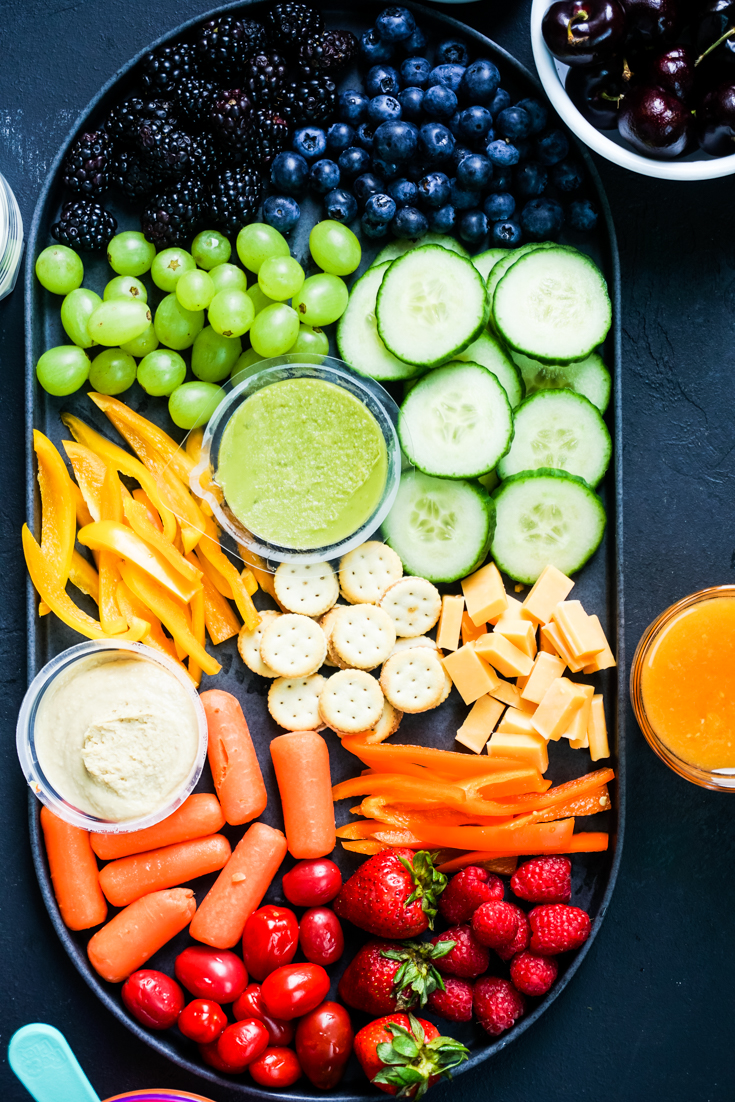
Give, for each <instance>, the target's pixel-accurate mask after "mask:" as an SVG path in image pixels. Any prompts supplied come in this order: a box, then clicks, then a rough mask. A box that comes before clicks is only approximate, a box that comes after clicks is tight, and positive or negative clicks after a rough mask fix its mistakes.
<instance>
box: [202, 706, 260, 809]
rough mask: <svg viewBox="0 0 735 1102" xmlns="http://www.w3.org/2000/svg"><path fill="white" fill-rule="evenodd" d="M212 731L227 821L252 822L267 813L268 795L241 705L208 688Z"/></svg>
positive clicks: (211, 762) (216, 774) (211, 754)
mask: <svg viewBox="0 0 735 1102" xmlns="http://www.w3.org/2000/svg"><path fill="white" fill-rule="evenodd" d="M199 699H200V700H201V702H202V704H203V706H204V711H205V712H206V715H207V726H208V728H209V765H210V767H211V770H212V777H213V778H214V787H215V788H216V789H217V795H218V796H219V802H220V803H221V804H222V810H223V812H224V814H225V819H226V821H227V822H228V823H230V825H231V826H238V825H239V824H240V823H249V822H250V821H251V820H252V819H257V818H258V816H259V815H261V814H262V813H263V811H265V807H266V804H267V803H268V794H267V792H266V790H265V785H264V783H263V774H262V773H261V771H260V766H259V765H258V757H257V755H256V753H255V747H254V746H253V740H252V739H251V737H250V731H249V730H248V725H247V722H246V721H245V716H244V715H243V714H242V708H241V707H240V702H239V701H238V700H237V699H236V698H235V697H234V696H232V694H231V693H225V692H222V690H221V689H208V690H207V692H206V693H202V695H201V696H200V698H199Z"/></svg>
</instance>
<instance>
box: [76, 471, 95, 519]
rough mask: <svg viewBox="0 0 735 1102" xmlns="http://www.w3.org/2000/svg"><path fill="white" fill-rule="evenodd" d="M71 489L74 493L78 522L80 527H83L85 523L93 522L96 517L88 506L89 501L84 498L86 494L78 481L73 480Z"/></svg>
mask: <svg viewBox="0 0 735 1102" xmlns="http://www.w3.org/2000/svg"><path fill="white" fill-rule="evenodd" d="M71 489H72V493H73V495H74V510H75V512H76V514H77V524H78V525H79V527H80V528H83V527H84V525H85V524H91V523H92V521H93V520H94V517H93V516H92V514H91V513H90V511H89V509H88V508H87V503H86V501H85V500H84V494H83V493H82V491H81V490H80V489H79V487H78V486H77V484H76V482H72V484H71Z"/></svg>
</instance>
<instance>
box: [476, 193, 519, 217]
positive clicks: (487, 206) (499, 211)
mask: <svg viewBox="0 0 735 1102" xmlns="http://www.w3.org/2000/svg"><path fill="white" fill-rule="evenodd" d="M482 209H483V210H484V211H485V214H486V215H487V216H488V218H489V219H490V221H491V222H505V221H506V220H507V219H508V218H512V217H513V214H514V212H515V209H516V201H515V199H514V198H513V196H512V195H511V194H510V193H509V192H507V191H500V192H498V193H497V194H496V195H488V197H487V199H486V200H485V202H484V203H483V204H482Z"/></svg>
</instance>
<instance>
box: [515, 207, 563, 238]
mask: <svg viewBox="0 0 735 1102" xmlns="http://www.w3.org/2000/svg"><path fill="white" fill-rule="evenodd" d="M563 225H564V211H563V210H562V206H561V203H557V201H556V199H531V200H530V201H529V202H528V203H526V205H525V207H524V208H523V210H522V211H521V226H522V227H523V229H524V232H525V233H526V234H527V236H528V237H530V238H531V240H532V241H545V240H546V239H547V238H550V239H555V238H556V237H558V235H559V231H560V230H561V228H562V226H563Z"/></svg>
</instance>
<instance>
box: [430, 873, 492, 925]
mask: <svg viewBox="0 0 735 1102" xmlns="http://www.w3.org/2000/svg"><path fill="white" fill-rule="evenodd" d="M504 891H505V889H504V887H503V881H502V880H501V879H500V877H499V876H496V875H495V873H493V872H488V871H487V869H483V868H480V866H479V865H468V866H467V868H466V869H462V871H461V872H458V873H457V874H456V875H455V876H453V877H452V879H451V880H450V881H449V883H448V884H447V886H446V888H445V889H444V891H443V892H442V894H441V895H440V896H439V911H440V913H441V915H442V918H444V919H446V921H447V922H452V923H456V922H469V921H470V919H471V918H472V916H473V914H474V913H475V911H476V910H477V908H478V907H479V906H480V904H481V903H489V902H490V901H491V900H493V899H502V898H503V894H504Z"/></svg>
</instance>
